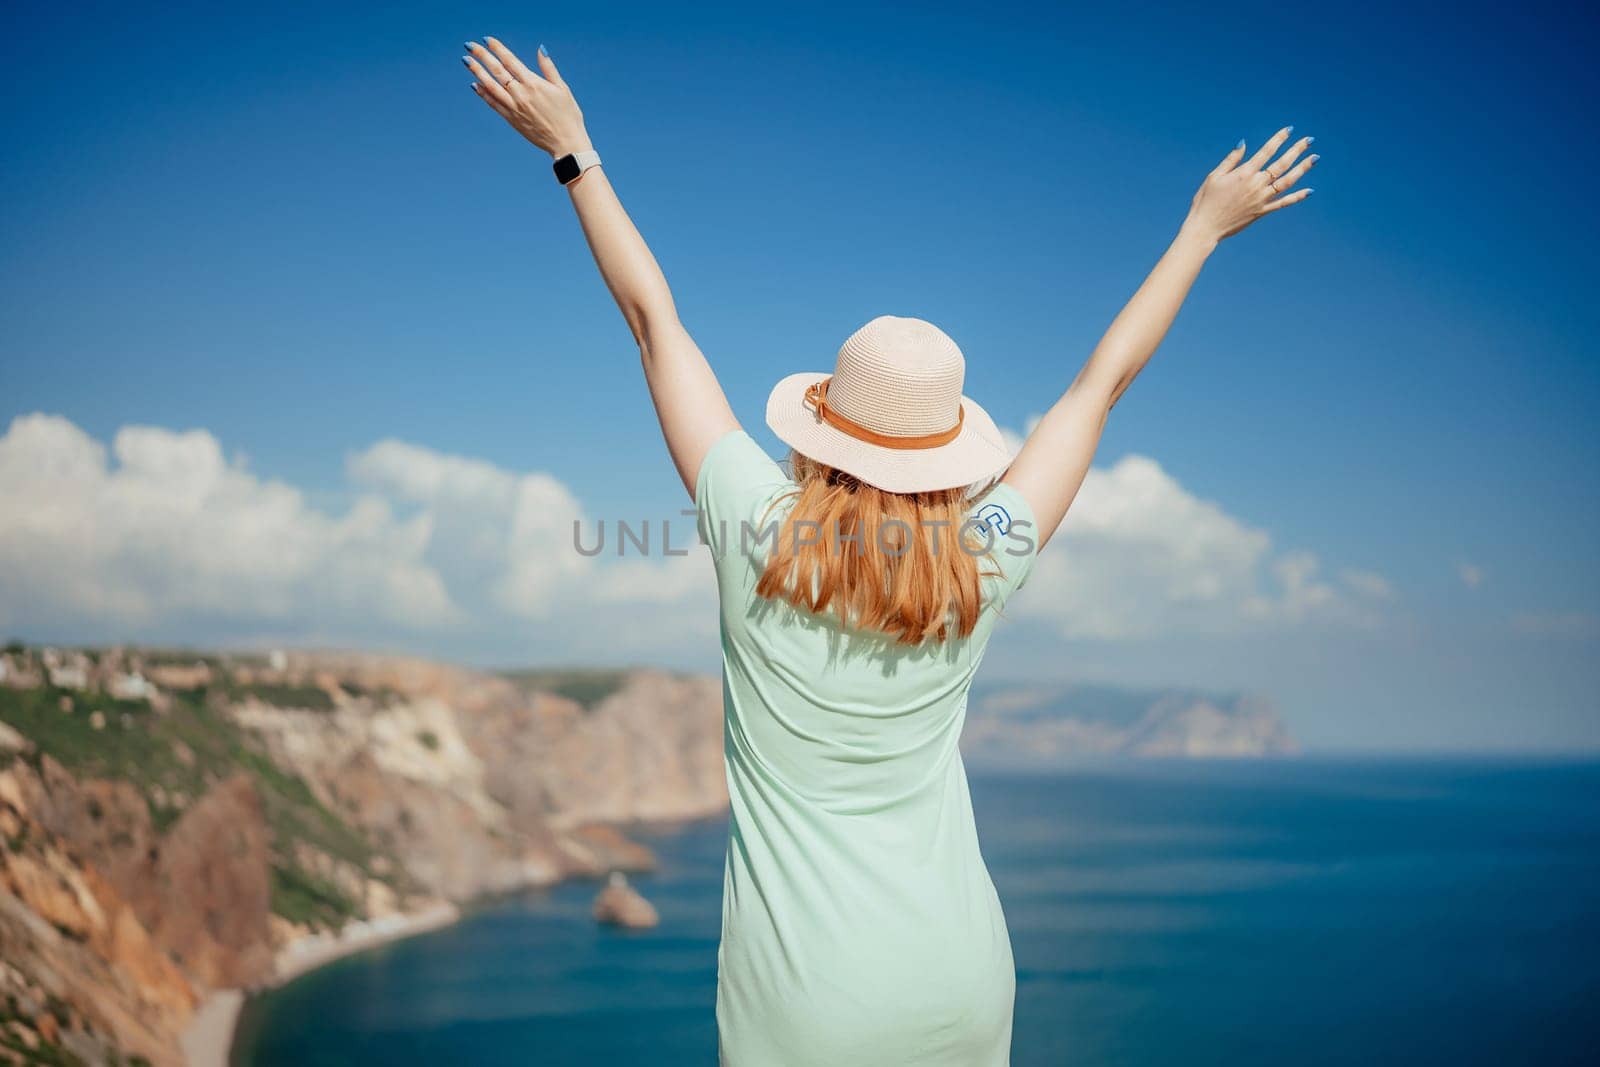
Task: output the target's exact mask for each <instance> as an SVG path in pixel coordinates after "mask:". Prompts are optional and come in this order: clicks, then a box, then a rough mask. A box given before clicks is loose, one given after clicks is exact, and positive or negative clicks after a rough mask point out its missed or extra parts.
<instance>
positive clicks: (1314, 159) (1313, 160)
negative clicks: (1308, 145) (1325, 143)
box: [1311, 156, 1322, 163]
mask: <svg viewBox="0 0 1600 1067" xmlns="http://www.w3.org/2000/svg"><path fill="white" fill-rule="evenodd" d="M1321 158H1322V157H1321V156H1312V157H1311V162H1313V163H1315V162H1316V161H1317V160H1319V159H1321Z"/></svg>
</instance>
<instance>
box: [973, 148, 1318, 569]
mask: <svg viewBox="0 0 1600 1067" xmlns="http://www.w3.org/2000/svg"><path fill="white" fill-rule="evenodd" d="M1292 131H1293V127H1292V126H1291V127H1286V128H1284V129H1282V130H1279V131H1278V132H1277V133H1276V134H1275V135H1274V136H1273V137H1272V139H1271V140H1269V141H1268V142H1267V143H1266V144H1264V145H1262V146H1261V148H1260V150H1258V151H1257V152H1256V154H1255V155H1254V156H1252V157H1250V158H1249V159H1248V160H1246V159H1244V142H1243V141H1240V142H1239V144H1238V147H1236V148H1235V149H1234V150H1233V151H1232V152H1229V153H1228V154H1227V155H1226V156H1224V157H1223V159H1222V162H1220V163H1218V164H1217V166H1216V168H1215V169H1214V170H1212V172H1211V173H1210V174H1208V175H1206V180H1205V182H1204V184H1202V185H1201V186H1200V191H1199V192H1197V193H1195V195H1194V201H1193V203H1192V204H1191V205H1190V207H1189V216H1188V218H1186V219H1185V220H1184V223H1183V226H1182V227H1181V228H1180V229H1179V230H1178V236H1177V237H1176V238H1174V239H1173V242H1172V244H1171V246H1170V247H1168V249H1167V251H1166V254H1165V255H1163V256H1162V257H1161V260H1160V261H1159V262H1158V263H1157V264H1156V265H1155V269H1154V270H1152V271H1151V272H1150V276H1149V277H1148V278H1146V279H1145V280H1144V284H1143V285H1141V286H1140V287H1139V291H1138V292H1136V293H1134V294H1133V299H1131V300H1129V301H1128V303H1127V305H1126V306H1125V307H1124V308H1123V309H1122V311H1121V312H1120V313H1119V314H1118V315H1117V317H1116V319H1115V320H1113V321H1112V323H1111V328H1110V329H1108V330H1107V331H1106V334H1105V336H1104V337H1102V338H1101V339H1100V343H1099V344H1098V345H1096V346H1095V349H1094V352H1093V353H1092V354H1091V355H1090V356H1089V360H1088V362H1087V363H1085V364H1084V365H1083V369H1082V370H1080V371H1079V372H1078V376H1077V378H1075V379H1074V380H1073V382H1072V385H1071V386H1070V387H1069V388H1068V389H1067V391H1066V392H1065V393H1064V394H1063V395H1062V397H1061V399H1060V400H1058V401H1056V403H1055V406H1053V407H1052V408H1051V409H1050V410H1049V411H1048V412H1046V413H1045V416H1044V417H1043V418H1042V419H1040V420H1039V425H1038V426H1036V427H1035V428H1034V430H1033V433H1031V434H1029V435H1028V440H1027V441H1026V442H1025V443H1024V444H1023V446H1022V451H1021V452H1019V453H1017V458H1016V460H1015V461H1013V462H1012V464H1011V467H1010V468H1009V469H1008V470H1007V471H1006V473H1005V475H1004V476H1003V477H1002V478H1001V480H1002V481H1004V482H1006V483H1007V484H1009V485H1011V486H1012V487H1013V488H1014V489H1016V490H1017V491H1018V492H1020V493H1021V494H1022V497H1023V499H1024V500H1026V501H1027V502H1028V505H1029V506H1030V507H1031V508H1032V509H1033V514H1034V518H1035V519H1036V520H1037V521H1038V523H1039V529H1038V530H1037V531H1036V532H1035V534H1034V538H1035V540H1036V542H1037V543H1038V545H1039V546H1040V547H1043V546H1044V543H1045V542H1046V541H1048V540H1049V539H1050V536H1051V535H1052V534H1054V533H1055V531H1056V527H1058V526H1060V525H1061V520H1062V519H1063V518H1065V517H1066V514H1067V508H1068V507H1070V506H1071V505H1072V500H1073V497H1075V496H1077V494H1078V487H1079V486H1081V485H1082V484H1083V479H1084V476H1085V475H1087V474H1088V472H1089V464H1090V462H1091V461H1092V460H1093V459H1094V453H1095V449H1096V448H1098V447H1099V444H1100V434H1101V432H1102V431H1103V430H1104V429H1105V425H1106V417H1107V416H1108V415H1109V414H1110V413H1111V407H1112V405H1114V404H1115V403H1116V402H1117V400H1118V399H1119V398H1121V396H1122V394H1123V393H1124V392H1125V391H1126V390H1127V388H1128V386H1129V385H1131V384H1132V383H1133V379H1134V378H1135V377H1136V376H1137V375H1138V374H1139V372H1140V371H1141V370H1143V369H1144V365H1145V364H1146V363H1148V362H1149V361H1150V357H1151V356H1152V355H1154V354H1155V351H1156V346H1158V345H1159V344H1161V339H1162V338H1163V337H1165V336H1166V335H1167V329H1168V328H1169V327H1170V326H1171V325H1172V320H1173V319H1175V318H1177V316H1178V309H1179V308H1181V307H1182V306H1183V301H1184V298H1186V297H1187V296H1188V295H1189V288H1190V287H1191V286H1192V285H1194V280H1195V278H1196V277H1198V276H1199V274H1200V268H1201V267H1203V266H1205V262H1206V260H1207V259H1208V258H1209V257H1210V255H1211V253H1212V251H1214V250H1215V249H1216V247H1217V243H1218V242H1219V241H1221V240H1222V239H1223V238H1224V237H1231V236H1232V235H1234V234H1236V233H1238V232H1239V231H1240V230H1242V229H1244V228H1245V227H1246V226H1248V225H1250V224H1251V223H1252V222H1254V221H1255V220H1256V219H1259V218H1261V217H1262V216H1263V215H1266V214H1268V213H1270V212H1273V211H1276V210H1278V209H1279V208H1282V207H1288V206H1289V205H1290V204H1298V203H1299V202H1300V201H1302V200H1304V199H1305V198H1306V196H1307V195H1308V194H1309V193H1310V192H1311V190H1310V189H1303V190H1301V191H1299V192H1294V193H1291V192H1289V190H1290V189H1291V188H1293V187H1294V184H1295V183H1296V182H1298V181H1299V180H1300V179H1301V178H1302V177H1304V175H1305V173H1306V171H1307V170H1309V169H1310V168H1311V167H1312V165H1313V164H1315V163H1316V161H1317V157H1316V156H1307V157H1306V158H1305V159H1304V160H1300V157H1301V156H1302V155H1303V154H1304V152H1305V150H1306V148H1307V147H1308V146H1309V145H1310V144H1311V138H1309V137H1304V138H1301V139H1300V140H1299V141H1296V142H1295V143H1294V144H1293V145H1292V146H1290V148H1289V150H1288V151H1287V152H1284V153H1283V155H1281V156H1278V158H1277V159H1275V160H1273V159H1272V157H1273V156H1274V155H1276V154H1277V152H1278V150H1279V149H1280V148H1282V147H1283V146H1284V144H1285V143H1286V142H1287V141H1288V140H1289V134H1290V133H1291V132H1292ZM1268 160H1272V162H1270V163H1269V162H1268ZM1296 160H1300V162H1299V163H1298V165H1297V164H1296ZM1241 161H1242V162H1241Z"/></svg>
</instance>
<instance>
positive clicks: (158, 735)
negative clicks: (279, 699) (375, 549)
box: [0, 685, 406, 927]
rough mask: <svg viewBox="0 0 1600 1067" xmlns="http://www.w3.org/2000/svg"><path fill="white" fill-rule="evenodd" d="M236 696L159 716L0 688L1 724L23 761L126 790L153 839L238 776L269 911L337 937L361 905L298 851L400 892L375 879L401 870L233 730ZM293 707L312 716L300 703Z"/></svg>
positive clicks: (207, 691) (107, 702) (219, 693)
mask: <svg viewBox="0 0 1600 1067" xmlns="http://www.w3.org/2000/svg"><path fill="white" fill-rule="evenodd" d="M234 688H235V687H232V686H222V685H219V686H212V687H209V688H201V689H195V690H188V691H177V692H175V693H174V694H173V698H172V700H171V703H170V706H168V707H167V708H166V709H165V710H162V711H157V710H155V709H154V708H152V707H151V706H150V704H149V702H148V701H145V700H117V699H114V698H112V697H110V696H108V695H107V694H105V693H103V692H99V691H95V690H68V689H60V688H56V687H54V686H48V685H47V686H39V687H36V688H31V689H9V688H4V687H0V721H4V722H6V723H9V724H10V725H11V726H13V727H15V728H16V729H17V730H18V731H20V732H21V733H22V734H23V735H25V736H26V737H27V738H29V740H31V741H32V742H33V743H34V745H35V746H36V749H35V751H34V752H33V753H31V754H30V755H29V756H28V757H25V758H29V759H31V760H33V761H35V762H37V760H38V759H39V757H40V755H41V754H43V755H49V756H50V757H51V758H53V759H55V760H56V761H58V762H59V763H61V764H62V765H63V766H64V767H66V768H67V769H68V770H69V771H71V772H72V773H73V774H74V775H75V776H77V777H79V778H108V779H117V780H122V781H126V782H130V783H132V784H133V785H134V786H135V787H137V788H138V789H139V791H140V793H141V794H143V796H144V798H145V803H146V804H147V805H148V807H149V809H150V816H151V822H152V824H153V826H154V827H155V829H156V831H157V832H158V833H164V832H166V831H167V830H168V829H170V828H171V827H172V825H173V824H174V823H176V822H177V821H178V819H179V818H181V816H182V814H183V811H184V810H185V809H186V808H187V806H188V805H189V804H191V803H193V802H194V801H195V800H197V799H198V798H199V797H201V796H202V795H204V794H205V792H206V791H207V790H208V789H209V788H210V787H211V786H212V785H214V784H215V783H217V782H219V781H222V780H223V779H225V778H227V777H229V776H231V775H233V774H235V773H238V772H241V771H242V772H245V773H247V774H249V775H250V777H251V778H252V779H254V781H255V785H256V788H257V793H258V794H259V796H260V798H261V804H262V809H263V813H264V815H265V817H266V822H267V826H268V828H269V829H270V830H271V833H272V840H273V859H272V864H273V869H272V887H273V893H272V902H273V910H274V911H275V912H276V913H277V914H279V915H281V916H283V917H284V918H286V919H289V920H290V921H293V922H300V923H307V924H309V925H312V926H316V927H337V926H338V925H340V924H341V923H343V922H344V921H345V920H346V919H349V918H351V917H353V916H355V915H357V914H358V913H359V910H360V908H359V904H358V902H357V901H355V900H352V899H351V898H350V897H349V896H348V895H347V894H345V893H344V892H342V891H341V890H340V889H339V888H338V887H336V886H334V885H333V884H331V883H329V882H328V881H326V880H325V879H323V878H321V877H319V876H317V875H316V874H314V873H313V872H311V871H309V870H306V869H305V868H304V867H303V865H302V864H301V863H300V861H299V860H298V859H297V858H296V846H297V845H298V846H300V847H301V848H304V847H306V846H309V847H310V848H312V849H315V850H316V851H318V852H321V853H323V854H325V855H327V856H329V857H332V858H333V859H336V860H340V861H343V862H345V863H348V864H350V865H352V866H354V867H355V868H357V869H358V870H360V871H361V872H362V873H363V874H364V875H366V876H367V877H372V878H379V879H380V880H383V881H386V882H389V883H390V884H392V885H395V888H397V889H402V890H403V889H404V888H406V887H405V886H404V885H401V884H395V883H396V882H397V881H398V878H397V876H395V875H385V874H380V873H378V870H377V869H378V868H379V867H380V866H382V867H385V868H386V869H387V870H391V871H392V870H400V869H401V868H400V867H399V865H398V864H393V863H388V864H380V863H378V862H377V861H378V860H379V859H380V853H379V852H378V850H377V849H376V847H375V846H374V844H373V843H372V842H371V841H370V840H369V839H368V838H367V837H366V836H365V835H364V834H362V833H361V832H360V831H359V830H357V829H356V828H354V827H352V826H351V825H350V824H348V823H347V822H345V821H344V820H343V819H342V818H340V816H339V815H338V814H337V813H335V812H334V811H332V810H330V809H329V808H328V807H327V806H326V805H324V804H323V803H321V801H319V800H318V799H317V797H316V796H315V795H314V794H313V793H312V791H311V788H310V787H309V786H308V785H307V784H306V783H305V781H304V780H303V779H301V778H300V777H298V776H297V775H294V774H290V773H288V772H287V771H285V770H283V769H282V768H281V767H279V766H278V765H277V764H276V763H275V762H273V760H272V758H271V757H270V756H269V755H268V754H267V752H266V750H265V748H264V747H263V745H262V743H261V742H260V740H259V739H258V738H256V737H254V736H253V735H252V734H250V733H249V732H248V731H245V730H243V729H241V728H240V727H239V726H238V725H236V724H235V723H234V722H233V720H232V719H231V718H230V717H229V716H228V714H227V711H226V704H227V702H228V701H229V700H230V699H232V698H234V697H236V695H237V694H236V693H235V692H233V691H232V690H233V689H234ZM307 688H309V687H307ZM314 691H315V692H316V693H319V694H321V695H322V696H323V697H324V698H326V696H327V694H326V693H323V691H322V690H320V689H316V690H314ZM257 695H261V694H257ZM280 695H285V696H287V695H289V694H280ZM294 695H296V696H298V695H301V694H299V693H298V692H297V693H296V694H294ZM263 699H264V698H263ZM290 703H291V706H297V707H306V706H308V705H307V704H306V703H304V702H301V701H299V700H294V701H291V702H290ZM330 706H331V704H330Z"/></svg>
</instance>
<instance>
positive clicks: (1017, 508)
mask: <svg viewBox="0 0 1600 1067" xmlns="http://www.w3.org/2000/svg"><path fill="white" fill-rule="evenodd" d="M971 517H972V520H973V521H974V522H976V523H977V524H979V525H980V526H981V527H982V528H983V529H984V530H986V531H988V533H987V536H988V537H989V538H990V539H991V540H990V544H991V546H992V551H991V554H990V558H991V559H992V560H993V564H992V565H991V566H990V567H989V568H988V569H991V570H992V569H994V568H998V569H999V571H1000V574H999V577H998V578H997V579H995V580H996V581H997V582H998V583H999V585H998V589H997V590H996V596H995V602H996V604H1004V603H1005V602H1006V600H1008V599H1009V598H1010V596H1011V594H1012V593H1014V592H1016V591H1017V590H1018V589H1021V588H1022V587H1023V585H1025V584H1026V583H1027V581H1028V575H1029V574H1031V573H1032V572H1033V561H1034V559H1035V558H1036V557H1037V556H1038V552H1039V524H1038V522H1037V521H1036V520H1035V519H1034V517H1033V509H1032V508H1031V507H1029V506H1028V501H1027V500H1026V499H1025V498H1024V497H1023V495H1022V494H1021V493H1019V492H1017V490H1016V489H1015V488H1014V487H1012V486H1010V485H1008V484H1006V483H1005V482H1000V483H999V484H998V485H996V486H995V487H994V488H993V489H990V490H989V491H988V492H987V493H985V494H984V495H983V496H982V497H981V498H979V500H978V502H977V503H976V504H975V505H974V506H973V508H972V514H971Z"/></svg>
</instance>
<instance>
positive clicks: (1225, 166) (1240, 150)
mask: <svg viewBox="0 0 1600 1067" xmlns="http://www.w3.org/2000/svg"><path fill="white" fill-rule="evenodd" d="M1242 158H1244V141H1243V140H1241V141H1240V142H1239V143H1238V144H1236V145H1234V146H1233V151H1232V152H1229V153H1228V154H1227V155H1225V156H1223V157H1222V162H1221V163H1218V164H1217V165H1216V166H1215V167H1212V168H1211V176H1212V177H1215V176H1216V175H1219V174H1226V173H1228V171H1230V170H1232V169H1233V168H1234V167H1237V166H1238V165H1239V160H1240V159H1242Z"/></svg>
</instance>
